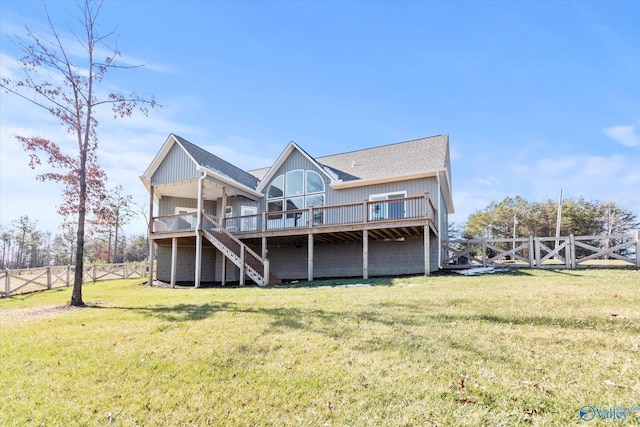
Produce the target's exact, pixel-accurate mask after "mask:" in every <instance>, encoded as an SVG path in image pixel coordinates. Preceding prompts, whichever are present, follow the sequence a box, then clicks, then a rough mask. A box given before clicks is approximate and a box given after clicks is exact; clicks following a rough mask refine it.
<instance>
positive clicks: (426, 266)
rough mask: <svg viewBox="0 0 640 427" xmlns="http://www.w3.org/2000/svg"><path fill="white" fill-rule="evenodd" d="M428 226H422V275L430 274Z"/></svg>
mask: <svg viewBox="0 0 640 427" xmlns="http://www.w3.org/2000/svg"><path fill="white" fill-rule="evenodd" d="M429 250H430V248H429V226H428V225H425V226H424V275H425V276H429V275H430V274H431V262H430V259H429Z"/></svg>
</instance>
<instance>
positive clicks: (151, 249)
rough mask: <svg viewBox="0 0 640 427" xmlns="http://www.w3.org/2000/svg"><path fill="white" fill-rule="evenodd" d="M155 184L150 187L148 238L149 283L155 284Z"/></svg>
mask: <svg viewBox="0 0 640 427" xmlns="http://www.w3.org/2000/svg"><path fill="white" fill-rule="evenodd" d="M153 189H154V187H153V185H152V186H150V187H149V224H148V231H147V239H148V241H149V285H152V284H153V261H154V259H155V257H156V244H155V243H154V242H153V240H152V239H151V233H153Z"/></svg>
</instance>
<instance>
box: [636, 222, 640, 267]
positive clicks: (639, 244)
mask: <svg viewBox="0 0 640 427" xmlns="http://www.w3.org/2000/svg"><path fill="white" fill-rule="evenodd" d="M636 268H637V269H638V270H640V230H636Z"/></svg>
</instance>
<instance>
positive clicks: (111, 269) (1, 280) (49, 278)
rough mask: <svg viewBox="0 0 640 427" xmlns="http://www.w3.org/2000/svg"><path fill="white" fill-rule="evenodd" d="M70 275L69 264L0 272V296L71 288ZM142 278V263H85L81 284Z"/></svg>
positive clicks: (71, 271) (71, 267) (71, 276)
mask: <svg viewBox="0 0 640 427" xmlns="http://www.w3.org/2000/svg"><path fill="white" fill-rule="evenodd" d="M74 272H75V266H73V265H65V266H49V267H39V268H23V269H14V270H9V269H7V270H0V284H1V285H0V297H3V298H4V297H8V296H11V295H16V294H23V293H29V292H36V291H42V290H45V289H56V288H63V287H69V286H72V285H73V276H74ZM146 276H147V263H146V262H135V263H129V262H127V263H123V264H85V266H84V278H83V283H89V282H96V281H98V280H113V279H135V278H143V277H146Z"/></svg>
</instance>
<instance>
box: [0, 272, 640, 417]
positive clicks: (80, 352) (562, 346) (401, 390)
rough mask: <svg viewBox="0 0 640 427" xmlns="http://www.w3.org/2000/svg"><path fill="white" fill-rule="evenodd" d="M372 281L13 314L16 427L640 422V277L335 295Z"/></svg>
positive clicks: (91, 295) (453, 284)
mask: <svg viewBox="0 0 640 427" xmlns="http://www.w3.org/2000/svg"><path fill="white" fill-rule="evenodd" d="M358 282H362V280H358V281H330V282H313V283H311V284H304V283H303V284H298V285H295V286H289V287H279V288H273V287H272V288H256V287H245V288H212V289H199V290H194V289H160V288H149V287H146V286H139V283H140V280H139V279H138V280H118V281H108V282H98V283H96V284H88V285H85V287H84V294H85V301H87V302H89V303H91V306H90V307H87V308H81V309H77V308H68V307H64V304H65V303H66V301H67V300H68V299H69V292H70V291H69V290H66V289H63V290H54V291H47V292H43V293H38V294H31V295H25V296H17V297H14V298H9V299H3V300H0V325H1V326H0V390H2V395H1V397H0V425H11V426H12V425H21V426H22V425H47V426H51V425H54V426H55V425H64V426H70V425H106V424H113V425H122V426H130V425H145V426H147V425H176V426H178V425H221V424H222V425H243V426H244V425H260V426H262V425H340V426H342V425H441V426H449V425H451V426H462V425H473V426H475V425H491V426H496V425H549V426H555V425H582V424H585V423H584V422H583V421H582V420H581V419H580V418H579V410H580V408H581V407H582V406H583V405H591V406H594V407H598V408H601V407H606V408H609V407H619V406H626V407H634V406H640V376H639V374H638V373H639V372H640V273H639V272H638V271H632V270H600V269H598V270H579V271H540V270H516V271H514V272H511V273H503V274H494V275H485V276H477V277H463V276H459V275H450V276H431V277H412V278H402V279H377V280H369V281H367V283H371V284H373V285H374V286H372V287H336V286H332V287H327V286H329V285H335V284H337V283H358ZM602 422H604V421H602ZM592 424H595V425H597V423H592ZM638 424H640V412H635V413H631V414H629V415H628V418H627V419H626V420H625V425H638Z"/></svg>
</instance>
